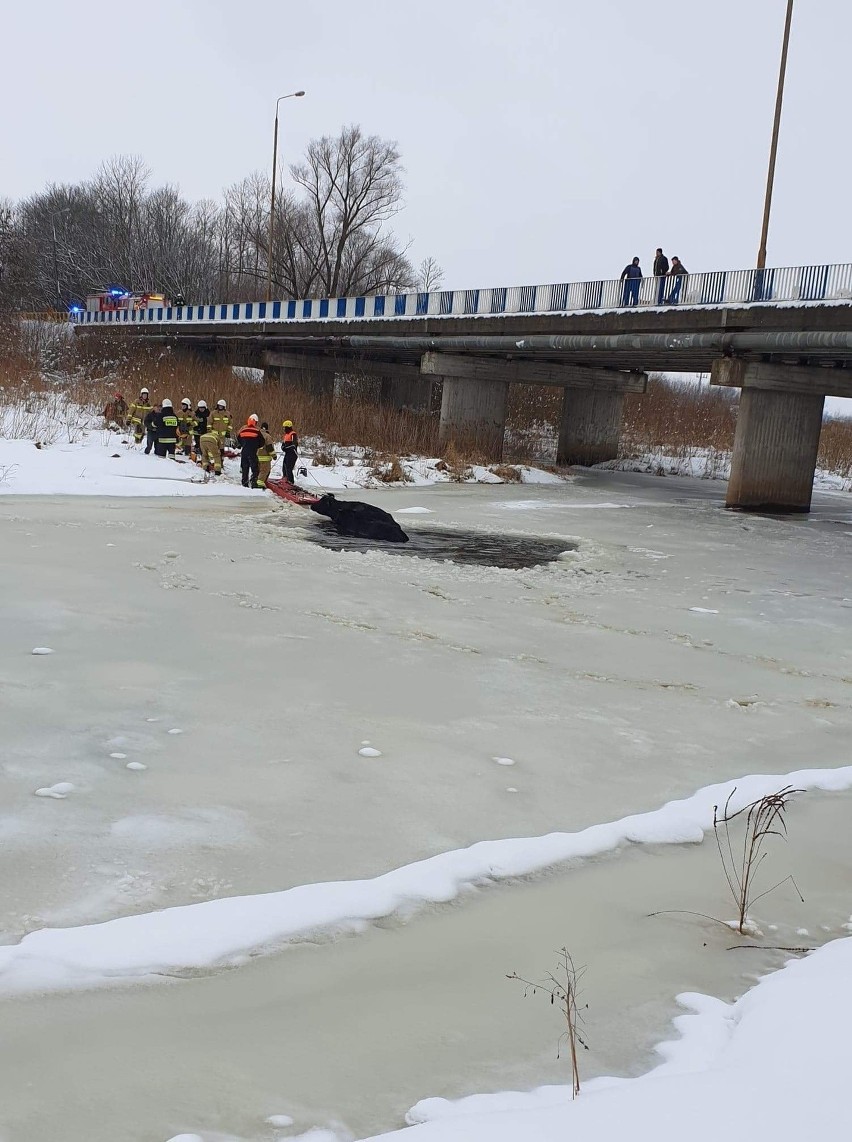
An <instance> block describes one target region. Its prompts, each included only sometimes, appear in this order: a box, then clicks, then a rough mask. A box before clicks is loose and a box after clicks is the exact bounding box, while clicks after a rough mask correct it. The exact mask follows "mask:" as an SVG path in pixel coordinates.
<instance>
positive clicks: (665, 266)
mask: <svg viewBox="0 0 852 1142" xmlns="http://www.w3.org/2000/svg"><path fill="white" fill-rule="evenodd" d="M668 272H669V260H668V258H667V257H666V255H665V254H664V253H663V251H662V247H660V246H658V247H657V256H656V257H655V258H654V277H655V278H657V305H662V304H663V297H664V295H665V292H666V283H665V281H664V280H663V279H664V278H665V276H666V274H667V273H668Z"/></svg>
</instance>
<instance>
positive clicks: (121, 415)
mask: <svg viewBox="0 0 852 1142" xmlns="http://www.w3.org/2000/svg"><path fill="white" fill-rule="evenodd" d="M103 416H104V421H105V422H106V427H107V428H115V427H118V428H120V429H122V428H125V427H126V426H127V401H126V400H125V399H124V397H123V396H122V395H121V393H115V394H114V395H113V398H112V400H111V401H107V403H106V405H105V406H104V413H103Z"/></svg>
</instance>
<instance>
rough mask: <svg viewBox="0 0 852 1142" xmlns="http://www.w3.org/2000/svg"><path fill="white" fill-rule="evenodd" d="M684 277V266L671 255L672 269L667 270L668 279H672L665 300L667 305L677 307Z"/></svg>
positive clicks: (685, 270) (685, 273) (678, 259)
mask: <svg viewBox="0 0 852 1142" xmlns="http://www.w3.org/2000/svg"><path fill="white" fill-rule="evenodd" d="M686 275H687V269H686V266H685V265H684V264H683V262H682V261H681V260H680V258H678V257H677V256H676V255H672V268H671V269H670V270H669V277H670V278H671V279H672V288H671V289H670V290H669V296H668V297H667V298H666V304H667V305H677V303H678V302H679V301H680V291H681V289H682V288H683V282H684V279H685V278H686Z"/></svg>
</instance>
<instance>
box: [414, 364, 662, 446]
mask: <svg viewBox="0 0 852 1142" xmlns="http://www.w3.org/2000/svg"><path fill="white" fill-rule="evenodd" d="M420 369H421V371H422V372H424V373H430V374H432V375H441V376H443V377H444V395H443V400H442V403H441V427H440V434H439V440H440V444H441V446H442V447H443V446H444V445H445V444H446V443H447V442H448V441H449V440H450V439H452V438H454V437H456V436H461V435H464V436H465V437H466V438H469V437H470V435H471V433H474V432H476V433H479V434H480V436H482V437H483V438H484V439H485V440H487V441H488V442H489V448H490V454H489V458H490V459H498V460H499V459H501V457H502V445H503V430H504V428H505V423H506V403H507V395H508V385H509V384H529V385H553V386H559V387H560V388H563V389H564V390H565V402H564V406H563V413H562V422H561V426H560V432H559V447H558V460H559V462H560V463H565V464H599V463H601V462H602V461H604V460H611V459H613V458H614V457H615V456H616V455H617V453H618V440H619V435H620V433H621V412H622V406H623V403H624V394H625V393H627V392H639V393H642V392H644V391H645V389H646V388H647V385H648V378H647V376H646V375H645V374H644V373H628V372H620V371H618V370H616V369H595V368H590V367H588V366H585V365H567V364H561V363H559V362H553V361H531V360H511V361H507V360H504V359H500V358H498V357H481V356H479V357H477V356H461V355H457V354H453V353H426V354H425V355H424V357H423V359H422V361H421V363H420ZM463 386H466V387H463ZM490 390H493V391H492V395H491V396H489V395H488V394H489V391H490ZM477 426H479V427H477Z"/></svg>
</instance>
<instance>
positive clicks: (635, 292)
mask: <svg viewBox="0 0 852 1142" xmlns="http://www.w3.org/2000/svg"><path fill="white" fill-rule="evenodd" d="M621 281H623V282H624V287H623V289H622V291H621V304H622V305H638V304H639V283H640V282H641V281H642V267H641V266H640V265H639V259H638V258H634V259H633V261H632V262H631V263H630V265H629V266H625V267H624V269H623V270H622V271H621Z"/></svg>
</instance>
